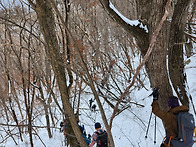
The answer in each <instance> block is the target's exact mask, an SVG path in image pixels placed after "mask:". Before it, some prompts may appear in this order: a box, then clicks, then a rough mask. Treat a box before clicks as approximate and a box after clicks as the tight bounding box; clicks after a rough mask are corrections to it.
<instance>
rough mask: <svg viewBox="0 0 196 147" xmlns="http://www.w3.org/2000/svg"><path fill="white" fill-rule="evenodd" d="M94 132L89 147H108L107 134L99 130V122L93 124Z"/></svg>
mask: <svg viewBox="0 0 196 147" xmlns="http://www.w3.org/2000/svg"><path fill="white" fill-rule="evenodd" d="M95 129H96V131H95V132H94V133H93V136H92V141H91V143H90V145H89V147H93V145H94V144H95V143H97V147H108V134H107V132H106V131H105V130H103V129H101V124H100V123H99V122H97V123H95Z"/></svg>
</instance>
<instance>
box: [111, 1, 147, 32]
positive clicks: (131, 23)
mask: <svg viewBox="0 0 196 147" xmlns="http://www.w3.org/2000/svg"><path fill="white" fill-rule="evenodd" d="M109 7H110V8H111V9H112V10H114V12H116V14H118V16H120V17H121V18H122V20H124V21H125V22H126V23H127V24H129V25H130V26H139V27H140V28H141V29H144V30H145V32H146V33H148V28H147V26H146V25H144V24H142V22H141V21H139V20H130V19H128V18H126V17H125V16H124V15H122V14H121V13H120V12H119V11H118V10H117V9H116V8H115V7H114V5H113V4H112V3H111V2H109Z"/></svg>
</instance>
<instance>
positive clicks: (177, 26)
mask: <svg viewBox="0 0 196 147" xmlns="http://www.w3.org/2000/svg"><path fill="white" fill-rule="evenodd" d="M190 1H191V0H178V1H177V4H176V6H175V11H174V14H173V17H172V22H171V28H170V36H169V45H168V48H169V62H168V63H169V74H170V79H171V82H172V85H173V87H174V89H175V92H176V93H177V96H178V97H179V99H180V100H181V102H182V104H184V105H187V106H188V105H189V97H190V95H188V93H187V91H186V90H187V88H188V87H187V84H186V82H187V81H186V73H185V72H184V54H183V53H184V51H183V50H184V42H185V36H184V31H185V25H186V21H185V20H186V17H187V12H188V6H189V3H190ZM179 10H180V11H179Z"/></svg>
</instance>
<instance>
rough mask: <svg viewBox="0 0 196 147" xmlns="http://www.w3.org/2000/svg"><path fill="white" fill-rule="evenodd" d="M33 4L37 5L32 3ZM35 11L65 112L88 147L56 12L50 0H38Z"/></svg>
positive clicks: (78, 138) (83, 143) (77, 134)
mask: <svg viewBox="0 0 196 147" xmlns="http://www.w3.org/2000/svg"><path fill="white" fill-rule="evenodd" d="M29 2H30V3H31V4H32V1H30V0H29ZM32 6H35V5H34V4H32ZM35 11H36V12H37V16H38V20H39V22H40V26H41V28H42V32H43V36H44V39H45V42H46V50H47V51H48V56H49V58H50V59H51V63H52V68H53V71H54V74H55V77H56V78H57V83H58V86H59V90H60V94H61V100H62V103H63V108H64V110H65V113H66V114H68V116H69V117H68V118H69V120H70V122H71V126H72V128H73V130H74V133H75V135H76V138H77V140H78V142H79V143H80V146H81V147H86V146H87V145H86V142H85V141H84V139H83V137H82V134H81V132H80V129H79V127H78V124H77V122H76V120H75V115H74V111H73V109H72V106H71V104H70V100H69V94H68V87H67V85H66V83H67V82H66V81H67V80H66V77H65V68H64V63H63V60H62V58H61V54H60V50H59V45H58V41H57V38H56V33H55V24H54V14H53V13H52V7H51V4H50V1H48V0H36V7H35Z"/></svg>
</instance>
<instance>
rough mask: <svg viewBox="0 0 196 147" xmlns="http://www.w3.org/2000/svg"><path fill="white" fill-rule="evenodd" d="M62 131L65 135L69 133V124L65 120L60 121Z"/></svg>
mask: <svg viewBox="0 0 196 147" xmlns="http://www.w3.org/2000/svg"><path fill="white" fill-rule="evenodd" d="M60 132H63V134H64V135H65V136H66V134H67V124H66V121H65V120H64V121H61V122H60Z"/></svg>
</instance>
